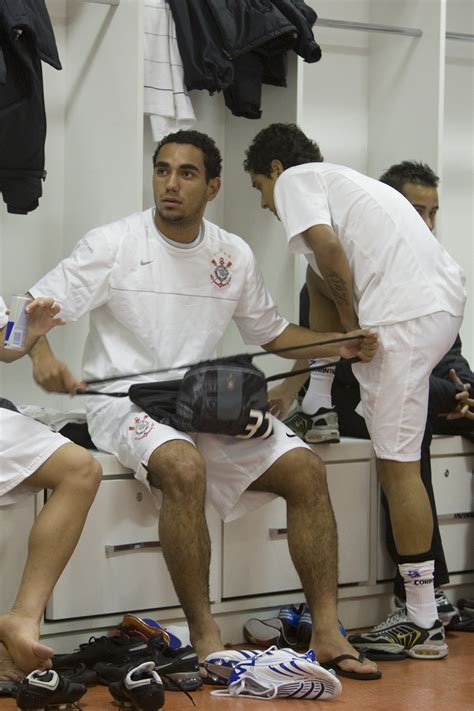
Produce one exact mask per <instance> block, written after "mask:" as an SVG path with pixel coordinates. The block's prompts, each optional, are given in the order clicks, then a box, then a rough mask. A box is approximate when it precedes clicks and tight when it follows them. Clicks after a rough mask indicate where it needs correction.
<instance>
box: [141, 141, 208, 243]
mask: <svg viewBox="0 0 474 711" xmlns="http://www.w3.org/2000/svg"><path fill="white" fill-rule="evenodd" d="M221 166H222V159H221V155H220V152H219V149H218V148H217V146H216V144H215V143H214V141H213V140H212V138H210V137H209V136H207V135H206V134H204V133H200V132H199V131H177V132H176V133H170V134H168V135H167V136H165V137H164V138H163V139H162V140H161V141H160V142H159V144H158V146H157V148H156V150H155V153H154V154H153V167H154V171H153V194H154V197H155V205H156V211H155V223H156V226H157V227H158V228H159V229H160V230H161V231H162V232H163V233H164V234H165V235H166V236H167V237H169V238H170V239H174V240H177V241H180V242H188V243H189V242H191V241H193V240H194V238H195V237H196V235H197V232H198V230H199V227H200V225H201V221H202V218H203V215H204V212H205V209H206V206H207V203H208V202H210V201H211V200H213V199H214V198H215V197H216V195H217V193H218V192H219V188H220V177H219V176H220V173H221Z"/></svg>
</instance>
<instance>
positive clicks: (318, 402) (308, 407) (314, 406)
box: [302, 358, 338, 415]
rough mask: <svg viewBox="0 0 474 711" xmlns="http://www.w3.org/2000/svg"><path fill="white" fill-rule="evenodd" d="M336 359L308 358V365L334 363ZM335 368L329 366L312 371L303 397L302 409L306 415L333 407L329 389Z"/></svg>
mask: <svg viewBox="0 0 474 711" xmlns="http://www.w3.org/2000/svg"><path fill="white" fill-rule="evenodd" d="M335 360H338V359H337V358H310V360H309V361H308V362H309V365H310V366H311V365H321V366H324V365H326V363H334V361H335ZM335 372H336V366H335V365H330V366H328V367H326V368H323V369H322V370H313V371H312V372H311V378H310V381H309V386H308V390H307V392H306V395H305V396H304V399H303V403H302V408H303V412H305V413H306V414H307V415H314V414H315V412H317V411H318V410H319V408H320V407H326V408H327V409H330V408H332V407H333V404H332V397H331V388H332V384H333V381H334V373H335Z"/></svg>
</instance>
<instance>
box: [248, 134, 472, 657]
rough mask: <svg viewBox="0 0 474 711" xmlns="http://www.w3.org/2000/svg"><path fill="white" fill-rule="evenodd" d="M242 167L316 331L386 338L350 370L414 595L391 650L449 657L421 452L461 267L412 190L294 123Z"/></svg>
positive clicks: (456, 320)
mask: <svg viewBox="0 0 474 711" xmlns="http://www.w3.org/2000/svg"><path fill="white" fill-rule="evenodd" d="M244 168H245V170H246V171H247V172H248V173H249V174H250V178H251V182H252V185H253V187H254V188H256V189H257V190H258V191H259V192H260V195H261V207H262V208H263V209H269V210H270V211H271V212H272V213H273V214H274V215H275V216H276V217H277V218H279V219H280V220H281V222H282V224H283V227H284V229H285V233H286V238H287V241H288V244H289V247H290V249H291V250H292V251H294V252H299V253H302V254H305V256H306V258H307V260H308V287H309V290H310V299H311V317H312V319H314V321H313V320H312V321H311V323H310V326H311V328H314V329H315V330H324V329H325V328H327V327H328V326H331V325H332V330H339V329H340V328H342V330H346V329H347V330H349V329H353V328H355V327H357V326H359V325H361V326H362V327H364V328H369V329H374V330H375V331H376V332H377V335H378V337H379V348H378V350H377V352H376V354H375V356H374V358H373V359H372V361H371V362H370V363H369V364H368V365H367V366H365V367H363V368H362V367H361V365H360V364H359V363H355V364H353V365H352V370H353V372H354V374H355V376H356V378H357V380H358V382H359V386H360V392H361V403H362V409H363V413H364V418H365V421H366V424H367V428H368V430H369V433H370V438H371V440H372V444H373V447H374V450H375V454H376V458H377V472H378V476H379V480H380V483H381V486H382V488H383V490H384V492H385V495H386V496H387V499H388V502H389V507H390V514H391V518H392V524H393V529H394V537H395V541H396V546H397V550H398V553H399V569H400V573H401V575H402V577H403V580H404V586H405V590H406V598H407V599H406V613H405V614H404V615H403V616H400V618H398V619H397V624H396V625H393V626H392V628H391V639H392V641H391V642H389V643H388V644H389V645H391V649H392V651H393V652H398V650H400V651H401V653H403V654H408V655H409V656H412V657H415V658H426V657H430V658H436V659H441V658H443V657H445V656H446V655H447V653H448V649H447V645H446V644H445V642H444V638H445V634H444V627H443V625H442V622H441V621H440V620H439V619H438V612H437V607H436V602H435V594H434V586H433V570H434V561H433V557H432V553H431V540H432V535H433V515H432V511H431V507H430V502H429V498H428V495H427V492H426V489H425V487H424V485H423V482H422V480H421V475H420V455H421V443H422V440H423V432H424V429H425V423H426V416H427V410H428V398H429V376H430V373H431V370H432V369H433V367H434V365H435V364H436V363H437V362H438V361H439V359H440V358H441V357H442V356H443V355H444V354H445V353H446V351H447V350H448V349H449V348H450V347H451V345H452V343H453V342H454V340H455V337H456V335H457V333H458V331H459V327H460V324H461V322H462V316H463V313H464V303H465V299H466V292H465V289H464V281H465V278H464V275H463V272H462V270H461V268H460V267H459V266H458V265H457V264H456V263H455V261H454V260H453V259H452V258H451V257H450V255H449V254H448V253H447V252H446V251H445V250H444V249H443V247H442V246H441V245H440V244H439V243H438V242H437V241H436V240H435V239H434V238H433V236H432V234H431V233H430V230H429V229H428V228H427V226H426V225H425V224H424V223H423V221H422V220H420V218H419V216H418V215H417V214H416V212H415V210H414V209H413V207H412V206H411V205H410V204H409V203H408V201H407V200H406V199H405V198H404V197H403V196H402V195H400V194H399V193H398V192H397V191H396V190H393V189H392V188H391V187H389V186H387V185H384V184H382V183H380V182H379V181H377V180H374V179H372V178H369V177H367V176H365V175H362V174H361V173H358V172H357V171H355V170H352V169H351V168H348V167H346V166H341V165H335V164H332V163H327V162H324V159H323V156H322V155H321V151H320V149H319V146H318V145H317V144H316V143H315V142H314V141H312V140H311V139H309V138H308V137H307V136H306V135H305V134H304V133H303V132H302V131H301V130H300V129H299V128H298V127H297V126H295V125H294V124H281V123H276V124H271V125H270V126H268V127H267V128H265V129H262V130H261V131H260V132H259V133H258V134H257V136H256V137H255V138H254V140H253V142H252V143H251V145H250V147H249V148H248V150H247V152H246V159H245V162H244ZM324 365H326V364H324ZM414 581H415V582H414ZM402 618H403V619H402ZM407 628H409V629H411V630H413V634H412V635H409V638H408V636H407V635H406V634H405V631H406V629H407ZM386 637H387V635H386V634H385V632H384V631H382V630H380V631H378V632H377V634H375V635H374V636H372V637H371V639H370V643H369V642H368V643H367V644H365V645H364V646H367V647H369V646H370V647H371V646H376V645H379V646H380V645H383V646H386V645H387V642H386Z"/></svg>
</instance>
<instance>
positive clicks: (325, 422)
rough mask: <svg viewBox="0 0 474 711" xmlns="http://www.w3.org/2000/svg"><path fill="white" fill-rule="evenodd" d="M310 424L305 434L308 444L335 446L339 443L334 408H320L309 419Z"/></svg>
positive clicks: (339, 436) (337, 423) (337, 424)
mask: <svg viewBox="0 0 474 711" xmlns="http://www.w3.org/2000/svg"><path fill="white" fill-rule="evenodd" d="M311 420H312V424H311V427H310V428H309V430H308V431H307V432H306V434H305V437H304V439H305V442H308V444H321V443H322V442H325V443H326V444H331V443H333V444H337V442H339V441H340V439H341V435H340V434H339V422H338V419H337V412H336V410H335V408H329V409H328V408H326V407H320V408H319V410H318V411H317V412H315V414H314V415H312V417H311Z"/></svg>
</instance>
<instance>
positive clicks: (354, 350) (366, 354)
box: [340, 329, 378, 363]
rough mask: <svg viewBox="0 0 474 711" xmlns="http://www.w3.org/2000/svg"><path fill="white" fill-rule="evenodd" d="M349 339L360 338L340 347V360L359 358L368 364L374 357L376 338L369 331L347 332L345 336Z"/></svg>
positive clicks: (374, 334) (375, 335)
mask: <svg viewBox="0 0 474 711" xmlns="http://www.w3.org/2000/svg"><path fill="white" fill-rule="evenodd" d="M346 335H347V336H348V337H349V338H352V337H353V336H360V338H359V340H357V341H348V342H347V343H343V345H342V346H341V352H340V353H341V358H347V359H350V358H356V357H357V358H360V360H361V361H362V362H363V363H369V362H370V361H371V360H372V358H373V357H374V355H375V353H376V351H377V348H378V336H377V334H376V333H373V332H371V331H363V330H362V329H358V330H356V331H349V332H348V333H347V334H346Z"/></svg>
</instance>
